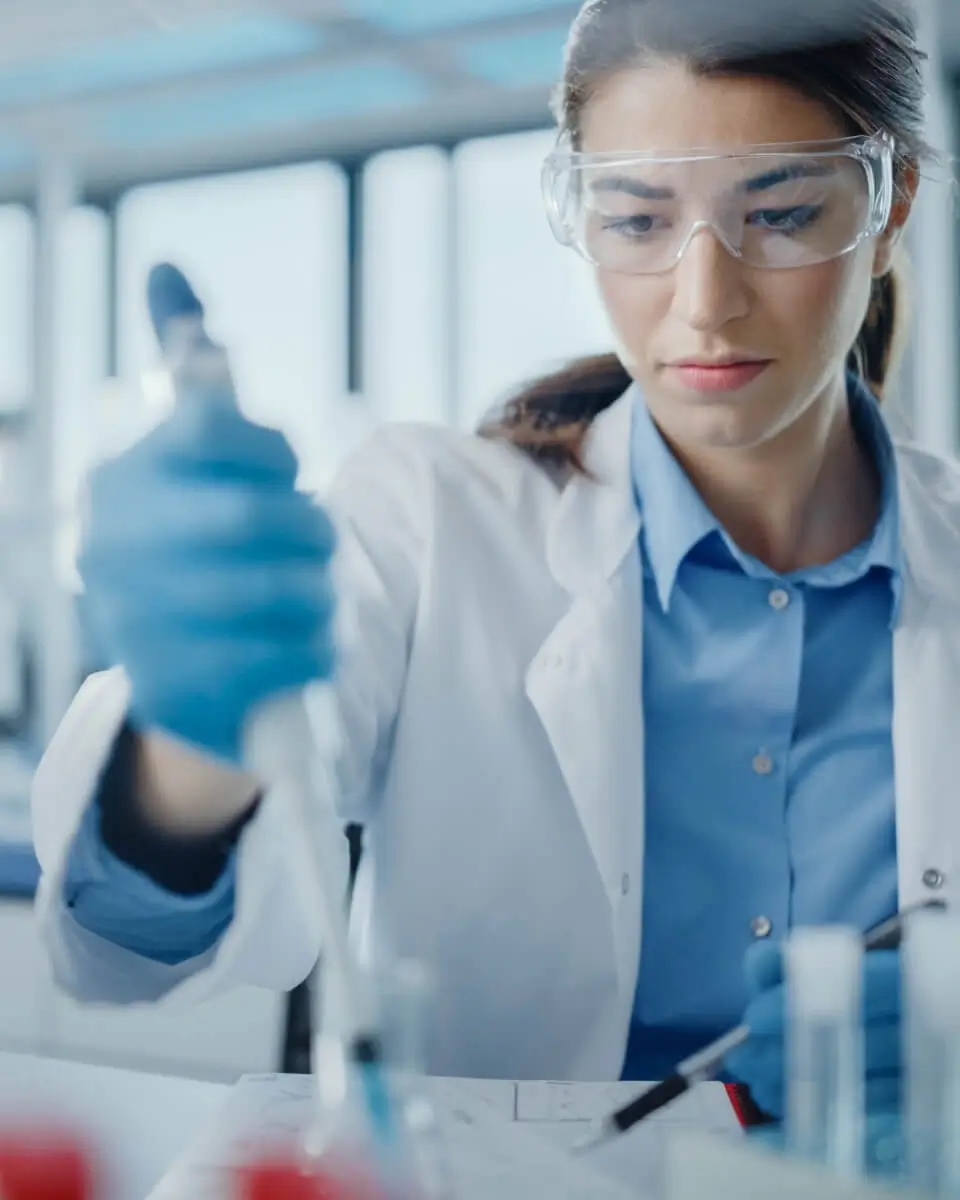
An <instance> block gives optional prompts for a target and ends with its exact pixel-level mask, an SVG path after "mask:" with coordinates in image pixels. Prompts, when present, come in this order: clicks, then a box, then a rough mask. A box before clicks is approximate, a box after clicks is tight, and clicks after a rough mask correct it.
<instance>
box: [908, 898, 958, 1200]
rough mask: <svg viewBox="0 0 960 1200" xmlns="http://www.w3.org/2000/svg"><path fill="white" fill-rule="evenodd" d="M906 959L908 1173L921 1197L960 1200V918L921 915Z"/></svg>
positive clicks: (913, 920)
mask: <svg viewBox="0 0 960 1200" xmlns="http://www.w3.org/2000/svg"><path fill="white" fill-rule="evenodd" d="M903 955H904V958H903V969H904V1008H905V1014H904V1015H905V1019H906V1020H905V1027H906V1046H905V1058H906V1098H905V1101H906V1102H905V1133H906V1159H907V1174H908V1176H909V1179H910V1182H911V1184H912V1185H913V1186H914V1187H915V1188H916V1189H917V1190H918V1191H921V1192H924V1193H926V1194H928V1195H931V1196H943V1197H960V919H958V918H957V917H956V916H953V915H952V914H949V913H937V912H924V913H917V914H916V915H915V916H913V917H911V919H910V921H909V922H908V924H907V930H906V938H905V941H904V948H903Z"/></svg>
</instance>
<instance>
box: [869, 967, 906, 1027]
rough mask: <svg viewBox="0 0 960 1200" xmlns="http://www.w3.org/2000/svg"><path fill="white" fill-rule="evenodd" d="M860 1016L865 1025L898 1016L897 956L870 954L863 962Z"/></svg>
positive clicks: (898, 975)
mask: <svg viewBox="0 0 960 1200" xmlns="http://www.w3.org/2000/svg"><path fill="white" fill-rule="evenodd" d="M863 963H864V966H863V1015H864V1020H865V1021H866V1023H867V1024H869V1023H870V1022H871V1021H876V1020H882V1019H884V1018H899V1015H900V1001H901V996H900V954H899V952H898V951H897V950H872V951H871V952H870V953H869V954H866V955H864V960H863Z"/></svg>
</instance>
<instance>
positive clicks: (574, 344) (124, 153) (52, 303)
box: [0, 0, 960, 1079]
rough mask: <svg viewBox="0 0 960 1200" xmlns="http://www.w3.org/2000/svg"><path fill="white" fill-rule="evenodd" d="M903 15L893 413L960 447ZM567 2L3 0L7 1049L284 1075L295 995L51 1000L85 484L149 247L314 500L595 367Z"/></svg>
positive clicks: (952, 236) (946, 64)
mask: <svg viewBox="0 0 960 1200" xmlns="http://www.w3.org/2000/svg"><path fill="white" fill-rule="evenodd" d="M919 4H920V8H921V9H922V12H921V18H922V24H923V28H924V40H925V44H926V46H927V47H928V49H929V52H930V64H929V91H930V138H931V141H932V143H933V144H934V146H935V148H936V149H937V150H938V151H939V152H940V153H941V156H942V161H941V162H940V164H938V165H936V164H935V165H933V166H931V168H930V169H929V171H928V174H929V175H930V178H929V179H928V180H927V181H926V182H925V184H924V187H923V192H922V196H921V201H920V205H919V210H918V213H917V216H916V218H915V220H914V223H913V229H912V234H911V244H910V255H911V258H912V262H913V277H914V293H915V296H914V304H915V312H914V319H915V322H916V338H915V340H914V345H913V349H912V351H911V353H910V355H909V356H908V358H907V359H906V360H905V362H904V364H903V367H902V370H901V373H900V378H899V383H898V387H897V393H896V396H895V397H894V400H893V404H892V409H891V419H892V421H893V422H894V423H895V424H896V425H897V426H898V430H899V431H901V432H904V431H909V432H910V433H911V434H912V436H914V437H916V438H917V439H918V440H920V441H921V442H923V443H925V444H927V445H929V446H930V447H932V448H935V449H937V450H940V451H953V450H955V449H956V448H957V441H958V429H960V421H958V415H960V376H958V363H960V351H958V344H960V338H958V332H960V319H958V311H957V309H958V303H957V302H958V294H960V246H958V242H957V231H956V219H957V212H958V206H957V199H956V189H955V185H954V184H953V182H952V180H953V175H954V171H953V163H952V158H953V155H954V153H955V152H956V151H957V135H956V127H957V124H958V120H960V0H919ZM578 7H579V5H578V4H577V3H571V2H569V0H33V2H32V3H31V2H30V0H0V954H2V959H0V977H2V980H3V983H2V986H0V1050H25V1051H29V1052H36V1053H43V1054H48V1055H53V1056H63V1057H66V1058H77V1059H85V1060H89V1061H96V1062H104V1063H113V1064H117V1065H129V1066H133V1067H138V1068H143V1069H150V1070H157V1071H161V1072H171V1073H183V1074H190V1075H195V1076H201V1077H209V1078H220V1079H231V1078H235V1077H236V1076H237V1075H239V1074H240V1073H242V1072H245V1071H257V1070H272V1069H275V1068H276V1067H278V1066H279V1065H280V1064H281V1062H282V1061H284V1047H285V1045H287V1044H288V1043H289V1039H290V1036H291V1031H290V1023H289V1013H288V1004H287V1001H286V998H284V997H278V996H273V995H271V994H268V993H261V992H255V991H253V990H249V991H246V992H237V993H234V994H232V995H231V996H228V997H224V998H221V999H218V1000H217V1001H216V1002H211V1003H209V1004H207V1005H202V1006H200V1007H199V1008H196V1009H193V1010H190V1011H189V1012H165V1011H163V1010H156V1011H148V1010H137V1009H134V1010H127V1011H124V1012H110V1011H105V1010H100V1009H84V1008H81V1007H80V1006H78V1005H76V1004H75V1003H74V1002H73V1001H70V1000H68V999H66V998H65V997H62V996H60V995H58V994H57V993H56V992H55V991H54V989H53V986H52V984H51V983H50V981H49V977H48V975H47V968H46V965H45V963H44V961H43V956H42V953H41V950H40V947H39V945H38V943H37V941H36V937H35V934H34V930H33V926H32V914H31V909H30V897H31V895H32V891H33V888H34V885H35V882H36V874H37V868H36V863H35V861H34V858H33V854H32V852H31V850H30V848H29V842H30V831H29V820H28V812H27V801H28V791H29V782H30V775H31V771H32V769H33V766H34V765H35V762H36V760H37V758H38V755H39V752H40V750H41V748H42V746H43V745H44V743H45V741H46V739H47V738H48V737H49V736H50V734H51V732H52V730H53V729H54V727H55V726H56V724H57V722H58V721H59V719H60V717H61V716H62V714H63V712H64V711H65V709H66V707H67V705H68V703H69V701H70V699H71V697H72V695H73V693H74V692H75V690H76V688H77V686H78V684H79V682H80V681H81V680H82V678H83V676H84V675H85V673H87V672H89V671H90V670H91V669H93V668H95V667H96V666H97V665H98V664H97V663H96V661H95V660H94V658H93V657H92V656H91V654H90V653H89V651H87V650H86V649H85V648H84V646H83V645H82V643H81V639H80V638H79V635H78V628H77V618H76V605H75V580H74V575H73V569H72V559H73V552H74V545H75V540H76V530H77V523H78V511H79V506H80V504H81V503H82V480H83V476H84V473H85V471H86V470H87V469H88V467H89V466H90V464H91V463H92V462H94V461H96V460H97V459H98V458H100V457H102V456H103V455H105V454H108V453H110V452H111V451H112V450H114V449H116V448H117V447H119V446H122V445H123V444H124V443H125V442H127V441H129V440H130V439H132V438H134V437H136V436H137V435H138V434H139V433H140V432H141V431H142V430H143V429H144V428H146V427H147V426H148V425H149V423H150V422H151V421H155V420H156V419H157V418H158V416H159V415H160V414H161V413H162V412H163V409H164V405H165V403H166V396H165V392H164V387H163V378H162V375H160V374H159V372H158V371H157V359H156V351H155V348H154V345H153V340H152V335H151V332H150V327H149V321H148V316H147V313H146V310H145V307H144V302H143V292H144V283H145V278H146V273H147V271H148V270H149V267H150V266H151V265H152V264H153V263H154V262H156V261H157V260H160V259H170V260H173V261H175V262H176V263H177V264H179V265H180V266H181V267H183V268H184V269H185V270H186V271H187V272H188V274H189V275H190V277H191V278H192V279H193V280H194V281H195V283H196V285H197V287H198V290H199V291H200V292H201V294H202V298H203V299H204V301H205V302H206V304H207V307H208V312H209V317H210V322H211V326H212V328H213V330H214V332H215V334H216V335H217V336H218V337H219V338H221V339H222V340H224V341H225V342H226V343H227V344H228V345H229V347H230V350H231V352H232V354H233V357H234V361H235V365H236V369H237V375H238V382H239V385H240V389H241V393H242V397H243V402H244V406H245V409H246V411H247V412H248V414H250V415H251V416H253V417H254V418H255V419H258V420H260V421H262V422H264V423H267V424H271V425H276V426H278V427H280V428H282V429H283V430H284V432H285V433H286V434H287V435H288V437H289V438H290V439H291V441H292V442H293V444H294V447H295V449H296V450H297V452H298V454H299V456H300V460H301V464H302V475H303V482H304V484H305V485H306V486H310V487H316V488H320V489H322V488H323V487H324V486H325V485H326V484H327V482H328V481H329V480H330V478H331V475H332V473H333V472H334V471H335V469H336V466H337V463H338V462H339V461H340V460H341V458H342V457H343V455H344V454H345V453H347V452H348V451H349V450H350V448H351V447H352V446H353V445H355V444H356V442H357V441H358V440H359V439H361V438H363V437H364V436H365V435H366V434H367V433H368V432H369V431H370V430H371V429H372V428H374V427H375V426H376V425H377V424H378V423H380V422H383V421H392V420H418V421H431V422H445V423H450V424H454V425H457V426H461V427H464V428H470V427H472V426H474V425H475V424H476V422H477V421H478V419H479V418H480V417H481V416H482V415H483V413H484V412H485V411H486V410H487V409H489V408H490V407H491V406H492V405H494V404H495V403H496V402H497V401H498V400H499V399H502V398H503V396H504V394H505V392H506V391H507V390H508V389H510V388H511V387H513V386H515V385H516V384H517V383H519V382H521V381H523V380H525V379H527V378H529V377H531V376H534V375H536V374H537V373H539V372H542V371H544V370H546V369H549V368H551V367H553V366H555V365H557V364H558V363H560V362H561V361H563V360H564V359H566V358H568V357H571V356H575V355H578V354H581V353H588V352H592V351H598V350H604V349H609V348H610V343H609V337H608V334H607V331H606V328H605V324H604V320H603V317H602V313H601V311H600V307H599V303H598V301H597V298H596V296H595V294H594V291H593V285H592V281H591V278H590V275H589V271H588V269H587V268H586V267H585V266H584V264H582V263H581V262H580V261H579V260H578V259H577V258H576V257H575V256H574V255H572V254H570V253H567V252H564V251H563V250H562V249H561V248H560V247H559V246H557V245H556V244H555V242H554V241H553V238H552V235H551V234H550V232H549V230H548V227H547V223H546V220H545V218H544V215H543V211H542V206H541V200H540V192H539V172H540V163H541V161H542V159H543V157H544V155H545V154H546V153H547V152H548V150H549V149H550V147H551V144H552V140H553V135H552V133H551V128H550V127H551V117H550V111H549V97H550V92H551V85H552V84H553V83H554V81H555V80H556V79H557V78H558V76H559V73H560V67H561V62H562V52H563V44H564V39H565V34H566V31H567V28H568V27H569V24H570V21H571V18H572V17H573V15H574V14H575V12H576V10H577V8H578Z"/></svg>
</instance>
